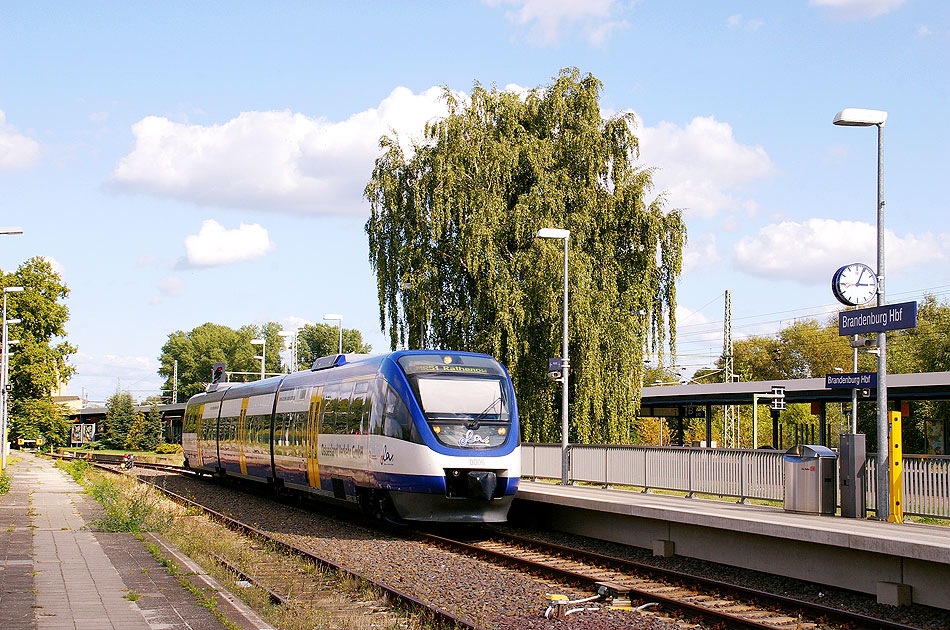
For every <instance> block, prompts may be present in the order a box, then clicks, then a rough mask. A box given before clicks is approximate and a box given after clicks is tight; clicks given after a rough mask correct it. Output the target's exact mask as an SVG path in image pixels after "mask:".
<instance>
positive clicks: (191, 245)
mask: <svg viewBox="0 0 950 630" xmlns="http://www.w3.org/2000/svg"><path fill="white" fill-rule="evenodd" d="M273 247H274V245H273V243H272V242H271V240H270V237H269V236H268V234H267V230H266V229H264V228H263V227H261V226H260V225H257V224H247V223H241V226H240V227H239V228H237V229H236V230H228V229H225V228H224V226H222V225H221V224H220V223H218V222H217V221H215V220H214V219H207V220H206V221H203V222H202V223H201V231H200V232H198V233H197V234H192V235H190V236H187V237H185V252H186V256H187V259H188V264H189V265H190V266H193V267H215V266H218V265H228V264H231V263H236V262H244V261H248V260H254V259H255V258H260V257H261V256H263V255H264V254H266V253H267V252H268V251H270V250H271V249H273Z"/></svg>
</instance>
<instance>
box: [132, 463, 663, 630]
mask: <svg viewBox="0 0 950 630" xmlns="http://www.w3.org/2000/svg"><path fill="white" fill-rule="evenodd" d="M136 472H137V473H138V474H140V475H149V476H153V477H155V478H156V479H154V482H156V483H157V484H158V485H163V486H164V487H166V488H167V489H168V490H170V491H172V492H175V493H177V494H180V495H182V496H185V497H188V498H190V499H193V500H195V501H198V502H200V503H202V504H203V505H207V506H208V507H209V508H211V509H213V510H216V511H218V512H221V513H223V514H227V515H228V516H232V517H234V518H236V519H240V520H241V521H243V522H245V523H248V524H250V525H253V526H255V527H257V528H259V529H261V530H264V531H266V532H268V533H271V534H273V535H275V536H278V537H279V538H281V539H282V540H285V541H287V542H290V543H292V544H295V545H297V546H299V547H302V548H304V549H307V550H309V551H311V552H313V553H315V554H317V555H320V556H322V557H324V558H327V559H328V560H331V561H333V562H336V563H338V564H340V565H342V566H344V567H347V568H348V569H351V570H354V571H357V572H359V573H360V574H362V575H363V576H365V577H367V578H372V579H374V580H378V581H380V582H383V583H385V584H387V585H389V586H392V587H394V588H396V589H399V590H401V591H402V592H404V593H407V594H409V595H412V596H413V597H416V598H417V599H419V600H422V601H425V602H428V603H430V604H434V605H437V606H438V607H440V608H441V609H442V610H444V611H446V612H449V613H452V614H454V615H456V616H458V617H460V618H463V619H465V620H466V621H468V622H470V623H474V624H476V625H478V626H479V627H481V628H485V629H486V630H489V629H490V630H496V629H497V630H515V629H519V630H520V629H525V630H530V629H534V628H547V629H551V630H606V629H609V628H618V627H623V628H636V629H642V630H654V629H656V630H664V629H669V628H673V627H674V626H672V625H670V624H668V623H665V622H663V621H661V620H659V619H657V618H655V617H653V616H652V615H649V614H641V613H636V612H617V611H609V612H608V611H597V612H585V613H579V614H575V615H572V616H571V617H568V618H567V619H565V620H557V621H553V620H547V619H544V618H543V614H544V609H545V608H546V606H547V603H546V601H545V599H544V596H545V594H546V593H561V594H564V595H567V596H568V597H570V598H571V599H577V598H581V597H587V596H589V595H590V594H591V593H589V592H586V591H577V590H574V589H570V588H566V587H564V586H562V585H559V584H552V583H545V582H543V581H540V580H537V579H531V578H529V577H527V576H525V575H523V574H522V573H520V572H518V571H509V570H506V569H504V568H496V567H491V566H487V565H486V564H485V563H483V562H479V561H477V560H474V559H472V558H468V557H465V556H462V555H459V554H456V553H453V552H449V551H443V550H439V549H434V548H432V547H429V546H427V545H424V544H421V543H418V542H414V541H411V540H403V539H400V538H395V537H392V536H389V535H387V534H384V533H381V532H379V531H374V530H370V529H366V528H363V527H360V526H358V525H354V524H352V523H346V522H344V521H342V520H339V519H334V518H330V517H325V516H322V515H321V514H318V513H315V512H312V511H305V510H302V509H298V508H294V507H289V506H285V505H280V504H277V503H274V502H273V501H270V500H267V499H263V498H259V497H255V496H253V495H249V494H245V493H242V492H239V491H237V490H233V489H231V488H228V487H226V486H220V485H217V484H212V483H209V482H207V481H201V480H196V479H191V478H186V477H182V476H179V475H167V474H164V473H160V472H154V471H148V470H145V469H142V470H137V471H136Z"/></svg>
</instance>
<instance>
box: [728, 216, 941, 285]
mask: <svg viewBox="0 0 950 630" xmlns="http://www.w3.org/2000/svg"><path fill="white" fill-rule="evenodd" d="M884 248H885V251H886V252H887V269H888V270H896V269H906V268H910V267H916V266H919V265H922V264H925V263H930V262H934V261H946V260H947V259H948V257H950V234H937V235H935V234H931V233H924V234H920V235H913V234H908V235H906V236H903V237H899V236H897V235H896V234H894V233H893V232H891V231H888V230H885V232H884ZM876 260H877V227H876V226H875V225H872V224H870V223H864V222H859V221H835V220H833V219H808V220H806V221H803V222H801V223H798V222H794V221H785V222H782V223H778V224H772V225H767V226H765V227H763V228H762V229H761V230H759V232H758V234H756V235H755V236H746V237H743V238H742V239H741V240H740V241H739V242H738V243H737V244H736V245H735V248H734V250H733V262H734V264H735V265H736V267H738V268H739V269H741V270H742V271H745V272H746V273H749V274H752V275H756V276H762V277H766V278H774V279H782V280H794V281H796V282H799V283H801V284H808V285H814V284H821V283H827V282H829V281H830V278H831V275H830V274H831V273H832V272H834V270H835V269H837V268H838V267H840V266H842V265H845V264H848V263H852V262H865V263H866V264H869V265H871V266H872V267H874V266H876Z"/></svg>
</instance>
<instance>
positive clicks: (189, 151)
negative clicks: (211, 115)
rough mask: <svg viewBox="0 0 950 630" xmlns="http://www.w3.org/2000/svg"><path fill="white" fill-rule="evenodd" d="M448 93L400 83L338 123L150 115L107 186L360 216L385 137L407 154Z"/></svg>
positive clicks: (295, 116) (264, 116)
mask: <svg viewBox="0 0 950 630" xmlns="http://www.w3.org/2000/svg"><path fill="white" fill-rule="evenodd" d="M442 95H443V90H442V88H438V87H433V88H430V89H428V90H426V91H425V92H423V93H421V94H414V93H413V92H412V91H411V90H409V89H407V88H404V87H398V88H396V89H394V90H393V91H392V93H390V95H389V96H387V97H386V98H385V99H383V101H382V102H381V103H380V104H379V106H378V107H375V108H372V109H368V110H366V111H363V112H359V113H357V114H354V115H352V116H350V117H349V118H348V119H347V120H345V121H341V122H336V123H334V122H329V121H327V120H325V119H323V118H309V117H307V116H305V115H303V114H300V113H291V112H289V111H282V112H276V111H271V112H244V113H242V114H240V115H239V116H237V117H236V118H233V119H232V120H230V121H228V122H226V123H224V124H219V125H210V126H203V125H186V124H181V123H176V122H172V121H170V120H168V119H167V118H164V117H160V116H148V117H146V118H143V119H142V120H140V121H139V122H137V123H136V124H135V125H133V127H132V132H133V135H134V136H135V145H134V147H133V149H132V151H131V153H129V154H128V155H126V156H125V157H124V158H122V160H121V161H120V162H119V164H118V165H117V166H116V168H115V170H114V171H113V173H112V177H111V179H110V184H111V185H112V186H114V187H115V188H118V189H121V190H125V191H129V192H141V193H147V194H151V195H156V196H161V197H174V198H178V199H183V200H185V201H189V202H192V203H196V204H199V205H204V206H218V207H230V208H250V209H254V210H264V211H283V212H301V213H317V214H347V213H350V214H352V213H363V212H365V206H364V204H363V202H362V195H363V188H364V187H365V186H366V182H367V181H368V180H369V176H370V173H371V172H372V169H373V163H374V161H375V159H376V157H377V156H378V155H379V138H380V137H381V136H382V135H384V134H387V135H390V134H392V132H393V131H395V132H396V133H398V134H399V138H400V142H401V145H402V148H403V150H404V151H406V152H407V153H408V152H409V151H410V150H411V140H412V139H413V138H412V134H419V133H421V131H422V129H423V128H424V126H425V123H426V122H427V121H429V120H432V119H434V118H441V117H444V116H445V115H446V114H447V111H448V110H447V107H446V104H445V101H444V99H443V98H442ZM418 139H419V140H421V138H418Z"/></svg>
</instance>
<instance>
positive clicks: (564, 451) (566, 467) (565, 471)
mask: <svg viewBox="0 0 950 630" xmlns="http://www.w3.org/2000/svg"><path fill="white" fill-rule="evenodd" d="M569 238H570V232H568V235H567V236H565V237H564V322H563V324H562V326H563V328H564V339H563V343H562V347H561V355H562V356H563V357H564V361H563V362H562V364H561V370H562V374H561V377H562V378H563V379H564V380H563V381H561V484H563V485H565V486H566V485H567V484H568V482H569V480H568V475H569V472H570V462H569V461H568V442H567V429H568V427H567V409H568V400H567V396H568V394H567V383H568V374H569V373H570V370H571V362H570V359H569V358H568V350H567V269H568V267H567V241H568V239H569Z"/></svg>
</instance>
